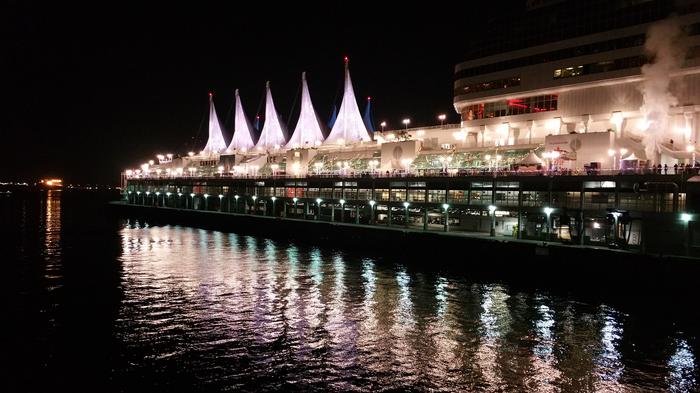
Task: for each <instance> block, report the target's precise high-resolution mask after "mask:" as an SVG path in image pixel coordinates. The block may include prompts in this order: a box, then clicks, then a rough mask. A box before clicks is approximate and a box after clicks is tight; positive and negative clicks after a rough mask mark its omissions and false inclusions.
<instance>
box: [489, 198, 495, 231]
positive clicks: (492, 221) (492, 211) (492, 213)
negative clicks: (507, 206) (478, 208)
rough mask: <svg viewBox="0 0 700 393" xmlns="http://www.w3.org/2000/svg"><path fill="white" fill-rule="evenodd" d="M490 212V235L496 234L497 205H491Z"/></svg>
mask: <svg viewBox="0 0 700 393" xmlns="http://www.w3.org/2000/svg"><path fill="white" fill-rule="evenodd" d="M489 214H490V215H491V231H490V233H489V235H490V236H496V206H494V205H489Z"/></svg>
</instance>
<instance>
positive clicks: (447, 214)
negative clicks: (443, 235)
mask: <svg viewBox="0 0 700 393" xmlns="http://www.w3.org/2000/svg"><path fill="white" fill-rule="evenodd" d="M442 208H443V209H445V229H444V230H445V232H447V231H448V230H449V225H450V224H449V221H450V214H449V212H448V209H449V208H450V205H448V204H447V203H443V204H442Z"/></svg>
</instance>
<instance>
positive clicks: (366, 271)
mask: <svg viewBox="0 0 700 393" xmlns="http://www.w3.org/2000/svg"><path fill="white" fill-rule="evenodd" d="M120 236H121V241H122V246H123V254H122V256H121V263H122V266H123V273H122V274H123V276H122V286H123V294H124V299H123V302H122V306H121V309H120V310H119V318H118V320H117V328H116V331H117V336H118V339H119V341H120V342H122V343H123V344H124V345H125V347H126V349H125V350H124V354H123V356H124V357H125V364H126V365H127V366H125V367H123V368H120V367H117V374H118V375H119V377H120V378H122V379H121V380H122V381H126V380H129V379H130V378H132V377H135V376H141V377H142V378H143V376H147V377H146V378H153V376H152V375H153V373H154V372H155V371H159V372H163V371H168V370H171V371H172V370H178V373H185V374H186V375H188V376H189V377H191V379H192V380H194V382H191V381H190V382H189V383H192V384H194V385H195V386H205V387H207V388H230V389H237V388H241V389H249V390H256V389H258V388H264V389H301V390H307V389H312V390H314V389H318V390H324V389H328V388H331V389H336V390H376V389H386V388H395V389H405V388H417V389H437V390H461V391H473V390H479V391H562V390H564V391H634V390H638V389H639V388H645V389H648V388H651V389H660V390H673V391H691V390H693V389H697V388H698V385H697V382H696V380H697V375H698V368H697V365H696V361H695V354H694V352H693V348H692V347H691V346H690V345H689V344H688V342H687V341H686V340H685V339H677V338H667V339H664V338H663V337H661V338H660V337H655V338H654V339H656V340H659V341H663V340H666V341H665V342H666V343H667V344H666V349H665V350H666V351H667V352H668V356H667V357H666V358H665V359H663V360H662V361H661V362H656V361H655V360H654V359H653V358H652V357H650V359H649V360H648V362H649V363H648V364H643V363H642V364H640V362H639V361H638V360H635V361H634V362H632V361H627V360H626V359H625V353H624V351H623V349H622V347H621V345H622V343H623V340H625V335H626V334H628V330H629V328H628V327H626V325H625V319H626V316H625V315H624V314H621V313H620V312H618V311H617V310H615V309H613V308H611V307H608V306H593V305H586V304H582V303H576V302H572V301H568V300H566V299H559V298H556V297H553V296H546V295H542V294H538V293H524V292H515V291H513V290H511V289H510V288H508V287H507V286H505V285H500V284H473V283H469V282H467V281H466V280H464V279H463V278H459V277H450V276H446V275H440V274H437V273H428V272H421V271H416V270H415V268H409V267H407V266H404V265H402V264H400V263H397V264H390V263H387V262H386V261H378V260H373V259H371V258H364V259H360V258H356V257H352V256H348V255H346V254H343V253H341V252H337V251H330V250H326V249H321V248H315V247H307V246H304V247H302V246H298V245H293V244H288V243H279V242H276V241H272V240H266V239H260V238H254V237H250V236H241V235H236V234H224V233H220V232H212V231H205V230H200V229H192V228H181V227H171V226H166V227H147V226H139V225H131V226H126V227H124V228H123V229H122V230H121V234H120ZM640 339H643V338H642V337H638V336H632V337H631V338H629V339H628V340H629V341H634V340H640ZM632 344H634V343H632ZM655 356H656V355H655ZM650 370H651V371H650ZM118 380H119V378H118ZM165 384H166V385H167V383H165Z"/></svg>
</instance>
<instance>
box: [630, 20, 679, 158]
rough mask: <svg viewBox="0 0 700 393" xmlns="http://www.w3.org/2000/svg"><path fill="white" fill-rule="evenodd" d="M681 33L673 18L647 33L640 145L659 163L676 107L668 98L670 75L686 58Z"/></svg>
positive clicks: (669, 95) (655, 25)
mask: <svg viewBox="0 0 700 393" xmlns="http://www.w3.org/2000/svg"><path fill="white" fill-rule="evenodd" d="M683 38H684V34H683V30H682V29H681V24H680V22H679V20H678V18H676V17H671V18H668V19H664V20H662V21H659V22H657V23H654V24H653V25H651V27H649V30H648V31H647V39H646V42H645V43H644V49H645V50H646V52H647V55H648V56H649V57H650V58H651V60H652V62H651V63H649V64H646V65H644V66H643V67H642V75H643V76H644V80H643V82H642V84H641V86H640V89H641V91H642V96H643V98H644V103H643V104H642V107H641V108H640V111H641V112H642V114H644V120H645V121H644V124H645V127H646V131H645V133H644V138H643V143H644V151H645V153H646V156H647V159H650V160H652V162H658V158H657V157H658V153H659V147H658V146H659V144H660V143H661V142H662V141H663V139H664V135H665V134H666V133H667V131H668V128H669V121H668V111H669V108H670V107H671V106H674V105H677V104H678V99H677V98H676V97H675V96H674V95H673V94H671V92H670V91H669V86H670V85H671V74H672V73H673V72H674V71H677V70H678V69H680V67H681V64H682V63H683V59H684V57H685V46H684V45H683Z"/></svg>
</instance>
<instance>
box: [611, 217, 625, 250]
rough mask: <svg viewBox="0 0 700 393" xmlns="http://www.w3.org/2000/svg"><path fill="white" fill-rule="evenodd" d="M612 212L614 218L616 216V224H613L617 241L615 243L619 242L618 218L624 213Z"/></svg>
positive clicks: (614, 236) (614, 239)
mask: <svg viewBox="0 0 700 393" xmlns="http://www.w3.org/2000/svg"><path fill="white" fill-rule="evenodd" d="M611 214H612V216H613V218H614V224H613V226H614V227H613V232H614V233H613V241H614V242H615V244H617V232H618V231H617V228H618V224H617V220H618V218H620V216H621V215H622V213H620V212H612V213H611Z"/></svg>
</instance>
